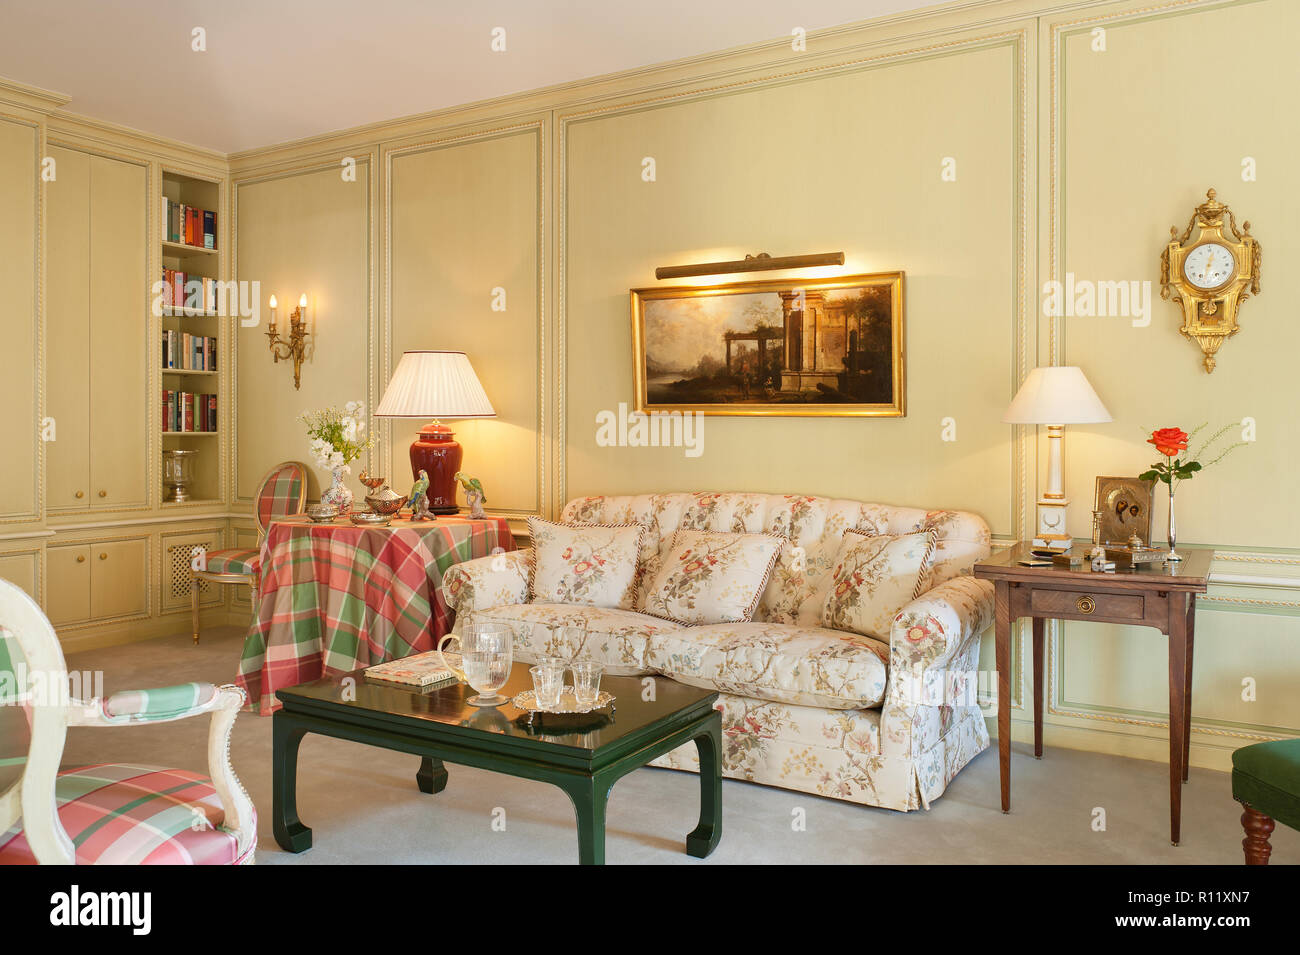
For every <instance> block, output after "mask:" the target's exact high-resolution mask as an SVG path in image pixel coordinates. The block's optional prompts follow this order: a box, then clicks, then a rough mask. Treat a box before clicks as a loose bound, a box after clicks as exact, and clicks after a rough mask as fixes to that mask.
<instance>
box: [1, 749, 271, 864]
mask: <svg viewBox="0 0 1300 955" xmlns="http://www.w3.org/2000/svg"><path fill="white" fill-rule="evenodd" d="M54 798H55V803H56V804H57V807H58V813H59V822H60V823H61V824H62V825H63V828H64V830H65V831H66V832H67V833H68V838H70V839H71V840H72V844H73V846H74V848H75V850H76V861H77V864H78V865H95V864H100V865H104V864H107V865H139V864H144V865H231V864H233V863H238V862H243V861H246V856H247V853H246V854H245V857H239V855H238V848H237V842H236V839H235V835H234V833H231V832H227V831H226V830H224V829H222V828H221V824H222V822H224V820H225V812H224V811H223V810H222V808H221V800H220V798H219V797H218V796H217V793H216V790H214V789H213V788H212V782H211V781H210V780H209V779H208V778H207V777H205V776H200V775H198V774H197V773H191V772H186V771H184V770H177V769H155V768H153V767H151V766H128V765H121V764H112V763H109V764H101V765H98V766H83V767H81V768H79V769H70V770H66V771H64V772H61V773H60V774H59V777H58V779H57V781H56V782H55V797H54ZM252 826H253V831H254V832H256V831H257V822H256V818H254V820H253V822H252ZM248 852H249V853H251V852H252V847H250V848H249V850H248ZM35 862H36V857H35V856H33V855H32V850H31V847H30V846H29V845H28V844H27V839H26V837H25V836H24V835H23V832H22V820H21V819H19V820H18V821H17V822H16V823H15V824H14V825H13V826H12V827H11V828H10V829H9V830H8V831H7V832H0V865H31V864H34V863H35Z"/></svg>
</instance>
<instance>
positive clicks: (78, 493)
mask: <svg viewBox="0 0 1300 955" xmlns="http://www.w3.org/2000/svg"><path fill="white" fill-rule="evenodd" d="M76 496H77V497H85V496H86V492H85V491H78V492H77V494H76Z"/></svg>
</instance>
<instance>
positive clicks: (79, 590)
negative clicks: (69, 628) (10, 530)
mask: <svg viewBox="0 0 1300 955" xmlns="http://www.w3.org/2000/svg"><path fill="white" fill-rule="evenodd" d="M45 569H46V574H47V575H48V577H49V596H48V597H47V599H46V613H47V614H48V615H49V618H50V622H51V623H53V624H54V625H55V626H56V627H57V626H60V625H65V624H78V623H86V622H88V621H91V620H113V619H117V618H121V617H132V616H143V615H145V614H147V613H148V612H149V578H150V575H149V537H148V535H144V536H138V537H129V538H124V539H114V540H97V541H91V542H86V543H77V544H55V545H51V546H49V547H47V548H46V549H45Z"/></svg>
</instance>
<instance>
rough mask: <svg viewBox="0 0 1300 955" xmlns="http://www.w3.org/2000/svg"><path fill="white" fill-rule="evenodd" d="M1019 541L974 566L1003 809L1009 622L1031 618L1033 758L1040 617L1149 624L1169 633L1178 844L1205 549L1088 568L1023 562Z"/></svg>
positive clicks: (1209, 554) (1173, 832)
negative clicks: (1175, 557) (990, 598)
mask: <svg viewBox="0 0 1300 955" xmlns="http://www.w3.org/2000/svg"><path fill="white" fill-rule="evenodd" d="M1029 549H1030V545H1029V544H1028V543H1026V542H1024V541H1022V542H1020V543H1019V544H1016V545H1015V546H1014V547H1011V548H1008V549H1007V550H1005V551H1002V552H1000V553H998V554H995V555H994V556H992V557H990V558H988V559H987V560H983V561H980V562H979V563H978V564H976V565H975V576H976V577H982V578H984V579H986V580H991V581H993V583H994V586H995V587H996V589H997V594H996V604H995V607H996V614H997V668H998V762H999V768H1000V770H1001V775H1002V811H1003V812H1010V811H1011V625H1012V624H1014V623H1015V622H1016V621H1017V620H1019V619H1020V618H1021V617H1031V618H1033V622H1034V639H1033V657H1034V691H1033V693H1034V756H1035V757H1037V758H1039V759H1041V758H1042V756H1043V656H1044V654H1043V649H1044V648H1043V632H1044V626H1043V624H1044V621H1045V620H1048V619H1057V620H1082V621H1092V622H1096V623H1118V624H1129V625H1132V626H1145V627H1154V628H1156V629H1157V630H1159V631H1161V632H1162V633H1164V634H1166V635H1167V636H1168V637H1169V839H1170V841H1171V842H1172V843H1173V844H1174V845H1178V836H1179V824H1180V822H1181V817H1182V784H1183V783H1184V782H1186V781H1187V758H1188V752H1189V748H1190V745H1191V721H1192V642H1193V635H1194V632H1195V624H1196V595H1197V594H1203V593H1205V592H1206V590H1207V589H1208V577H1209V572H1210V561H1211V560H1212V559H1213V557H1214V552H1213V551H1212V550H1195V549H1187V550H1185V551H1184V552H1183V557H1184V559H1183V560H1182V561H1181V562H1177V563H1173V564H1163V565H1161V564H1155V565H1147V567H1148V568H1149V569H1141V570H1119V571H1116V572H1114V573H1093V572H1092V570H1091V568H1090V567H1088V566H1087V565H1086V564H1085V566H1084V567H1082V568H1079V569H1071V568H1067V567H1056V566H1053V567H1025V566H1023V565H1021V564H1020V563H1019V562H1020V560H1022V559H1024V558H1027V557H1029Z"/></svg>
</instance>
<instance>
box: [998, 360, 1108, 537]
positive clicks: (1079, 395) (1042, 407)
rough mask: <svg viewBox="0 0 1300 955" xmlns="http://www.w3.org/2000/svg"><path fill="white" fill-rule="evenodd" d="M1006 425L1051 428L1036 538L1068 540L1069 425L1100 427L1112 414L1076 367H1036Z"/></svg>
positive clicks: (1017, 398) (1018, 394) (1017, 394)
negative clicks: (1064, 476)
mask: <svg viewBox="0 0 1300 955" xmlns="http://www.w3.org/2000/svg"><path fill="white" fill-rule="evenodd" d="M1002 420H1003V421H1004V422H1006V423H1007V424H1045V425H1047V455H1048V457H1047V488H1046V489H1045V490H1044V491H1043V495H1042V497H1040V498H1039V499H1038V530H1037V532H1036V536H1037V537H1038V538H1042V539H1045V540H1069V539H1070V535H1069V534H1068V533H1067V532H1066V530H1065V506H1066V504H1068V503H1069V502H1068V501H1067V500H1066V497H1065V491H1064V489H1063V488H1062V486H1061V442H1062V439H1063V438H1064V436H1065V426H1066V425H1067V424H1100V423H1102V422H1105V421H1110V420H1112V419H1111V416H1110V412H1109V411H1107V410H1106V406H1105V405H1103V404H1102V403H1101V399H1100V398H1098V397H1097V392H1095V391H1093V390H1092V385H1090V384H1088V379H1087V378H1085V377H1084V375H1083V370H1082V369H1080V368H1077V367H1075V366H1074V365H1053V366H1049V367H1044V368H1035V369H1034V370H1033V371H1031V372H1030V373H1029V376H1028V377H1027V378H1025V383H1024V384H1023V385H1021V386H1020V390H1019V391H1017V392H1016V396H1015V398H1013V399H1012V400H1011V406H1010V407H1009V408H1007V413H1006V414H1004V415H1003V416H1002Z"/></svg>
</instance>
